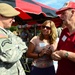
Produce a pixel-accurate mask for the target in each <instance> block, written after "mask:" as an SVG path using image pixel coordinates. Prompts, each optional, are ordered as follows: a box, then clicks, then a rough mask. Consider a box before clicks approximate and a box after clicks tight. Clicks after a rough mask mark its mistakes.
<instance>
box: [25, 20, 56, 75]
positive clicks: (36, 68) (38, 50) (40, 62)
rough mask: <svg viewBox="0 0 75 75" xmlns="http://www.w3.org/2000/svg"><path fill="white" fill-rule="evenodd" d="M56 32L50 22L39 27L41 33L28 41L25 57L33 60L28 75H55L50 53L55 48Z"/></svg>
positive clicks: (52, 23)
mask: <svg viewBox="0 0 75 75" xmlns="http://www.w3.org/2000/svg"><path fill="white" fill-rule="evenodd" d="M56 39H57V30H56V27H55V24H54V22H53V21H51V20H47V21H45V22H44V23H43V24H42V26H41V33H40V35H38V36H34V37H33V38H32V39H31V40H30V44H29V48H28V51H27V54H26V56H27V57H28V58H33V61H32V66H31V72H30V75H55V70H54V66H53V60H52V59H51V53H52V52H53V51H54V50H56V48H57V41H56Z"/></svg>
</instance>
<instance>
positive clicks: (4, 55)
mask: <svg viewBox="0 0 75 75" xmlns="http://www.w3.org/2000/svg"><path fill="white" fill-rule="evenodd" d="M26 50H27V46H26V45H25V42H22V40H21V39H20V38H19V37H17V36H16V35H14V34H13V33H12V32H11V31H9V30H8V29H3V28H1V27H0V75H25V72H24V70H23V67H22V65H21V63H20V58H21V57H22V55H23V53H24V52H26Z"/></svg>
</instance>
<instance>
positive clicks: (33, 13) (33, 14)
mask: <svg viewBox="0 0 75 75" xmlns="http://www.w3.org/2000/svg"><path fill="white" fill-rule="evenodd" d="M0 1H1V2H5V3H8V4H10V5H12V6H13V7H15V8H16V9H17V10H18V11H20V12H21V13H20V15H19V16H17V17H16V18H15V19H16V21H18V22H19V23H20V24H25V23H31V24H35V23H42V22H43V21H45V20H46V19H53V18H58V19H60V18H59V17H58V16H57V15H56V13H55V12H56V9H54V8H51V7H49V6H47V5H44V4H42V3H39V2H36V1H33V0H0ZM59 22H60V21H59ZM55 23H56V22H55ZM60 23H61V22H60ZM56 24H59V23H56ZM56 26H58V25H56Z"/></svg>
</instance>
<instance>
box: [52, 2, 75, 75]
mask: <svg viewBox="0 0 75 75" xmlns="http://www.w3.org/2000/svg"><path fill="white" fill-rule="evenodd" d="M56 13H57V14H61V19H62V20H63V21H64V22H65V25H66V27H67V28H65V29H63V30H62V33H61V36H60V39H59V43H58V48H57V51H55V52H54V53H53V54H52V58H53V59H54V60H59V61H58V70H57V73H56V75H75V2H72V1H70V2H67V3H65V5H64V6H63V7H62V8H61V9H59V10H58V11H57V12H56Z"/></svg>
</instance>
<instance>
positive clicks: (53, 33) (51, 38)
mask: <svg viewBox="0 0 75 75" xmlns="http://www.w3.org/2000/svg"><path fill="white" fill-rule="evenodd" d="M48 23H49V24H50V27H51V33H50V34H49V43H50V44H53V43H54V42H55V41H56V39H57V29H56V26H55V23H54V22H53V21H51V20H46V21H45V22H44V23H43V24H42V26H46V25H47V24H48ZM39 37H40V40H43V39H44V35H43V33H42V31H41V33H40V35H39Z"/></svg>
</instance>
